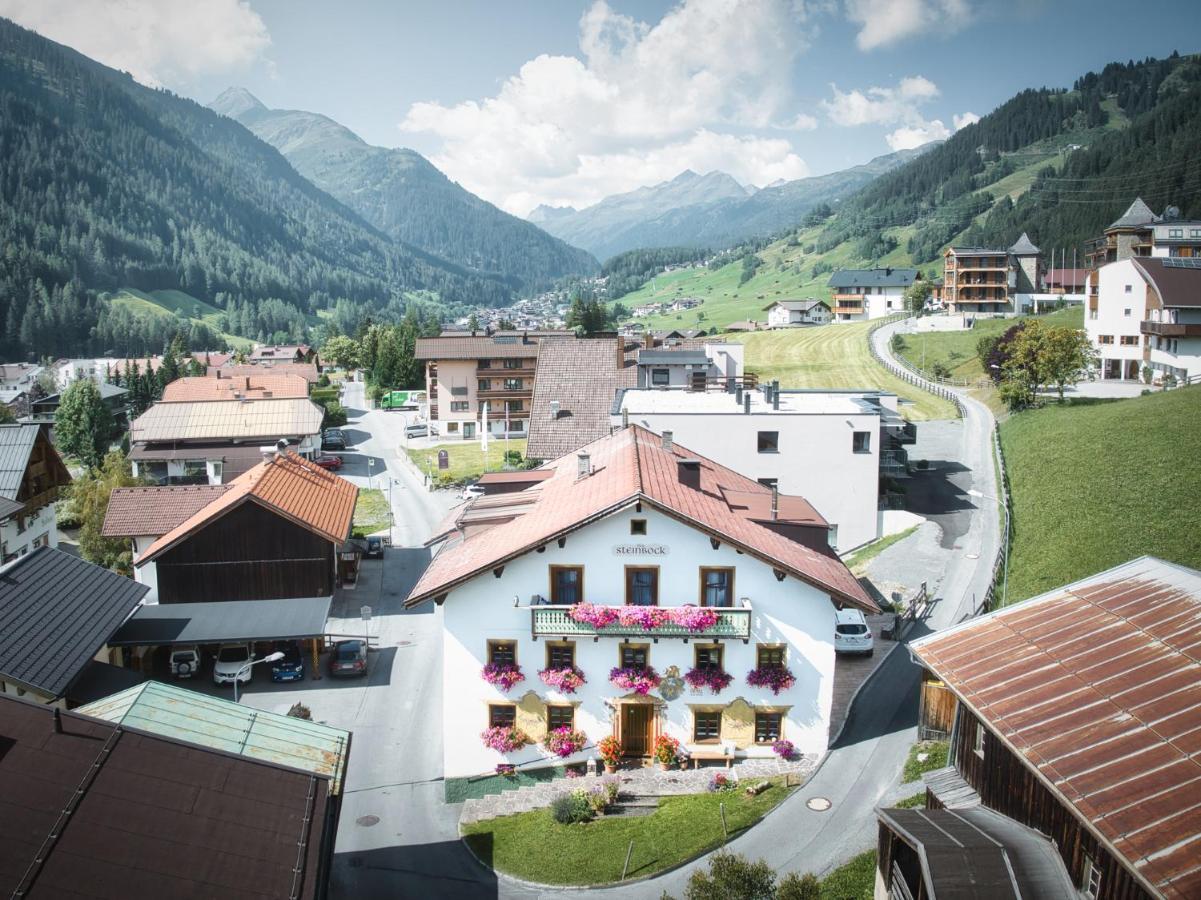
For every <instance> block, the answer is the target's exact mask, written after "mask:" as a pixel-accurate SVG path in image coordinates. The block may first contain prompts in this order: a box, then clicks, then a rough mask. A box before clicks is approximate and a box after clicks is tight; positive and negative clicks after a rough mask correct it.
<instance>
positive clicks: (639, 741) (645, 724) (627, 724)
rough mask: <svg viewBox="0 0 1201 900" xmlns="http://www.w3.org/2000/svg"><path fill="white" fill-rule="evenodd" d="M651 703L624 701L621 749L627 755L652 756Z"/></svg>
mask: <svg viewBox="0 0 1201 900" xmlns="http://www.w3.org/2000/svg"><path fill="white" fill-rule="evenodd" d="M653 712H654V708H653V707H652V706H651V705H650V704H649V703H623V704H622V707H621V751H622V753H623V754H624V755H626V756H650V754H651V715H652V714H653Z"/></svg>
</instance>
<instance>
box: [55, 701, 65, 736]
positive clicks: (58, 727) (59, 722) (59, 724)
mask: <svg viewBox="0 0 1201 900" xmlns="http://www.w3.org/2000/svg"><path fill="white" fill-rule="evenodd" d="M54 733H55V734H62V733H63V715H62V712H60V711H59V708H58V707H57V706H56V707H54Z"/></svg>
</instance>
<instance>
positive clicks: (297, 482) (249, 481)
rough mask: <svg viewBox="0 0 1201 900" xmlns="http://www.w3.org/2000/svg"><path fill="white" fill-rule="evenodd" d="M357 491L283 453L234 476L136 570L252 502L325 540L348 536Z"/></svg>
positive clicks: (152, 548) (147, 554)
mask: <svg viewBox="0 0 1201 900" xmlns="http://www.w3.org/2000/svg"><path fill="white" fill-rule="evenodd" d="M358 495H359V489H358V488H357V487H355V486H354V485H353V484H351V483H350V482H349V481H347V480H346V479H345V478H342V477H341V476H339V475H335V474H333V473H332V472H327V471H326V470H325V469H323V468H321V467H320V466H318V465H315V464H313V463H311V462H309V461H308V460H306V459H302V458H301V457H299V456H297V455H296V454H295V453H292V452H288V453H284V454H282V455H277V456H273V457H272V458H270V459H268V460H266V461H264V462H262V463H260V464H259V465H257V466H255V467H254V468H253V469H251V470H250V471H249V472H246V473H245V474H244V475H239V476H238V477H237V478H236V479H234V481H232V482H231V483H230V484H229V485H228V490H226V491H225V492H224V493H222V494H221V495H220V496H219V497H217V498H216V499H214V500H213V501H212V502H210V503H209V504H208V505H206V506H204V507H202V508H201V509H199V510H197V511H196V512H195V513H194V514H193V515H191V516H189V517H188V518H187V519H186V520H184V521H183V522H181V523H180V524H179V525H177V526H176V527H175V528H173V529H171V530H170V531H169V532H167V533H166V534H164V535H163V536H162V537H160V538H159V539H158V540H157V541H155V542H154V543H153V544H151V545H150V546H149V547H148V548H147V550H146V552H145V553H144V554H142V557H141V558H140V559H139V560H138V561H137V563H136V564H137V565H139V566H141V565H144V564H145V563H147V562H150V561H151V560H152V559H154V558H155V557H157V556H158V555H159V554H161V553H162V552H164V551H165V550H167V549H168V548H170V547H174V546H175V545H176V544H178V543H179V542H180V541H182V540H184V539H186V538H187V537H189V536H190V535H192V534H193V533H195V532H196V531H199V530H200V529H201V528H204V527H205V526H206V525H208V524H209V523H210V522H212V521H214V520H215V519H217V518H220V517H221V516H223V515H224V514H225V513H227V512H229V511H230V510H231V509H233V508H234V507H236V506H239V505H241V504H242V503H244V502H253V503H258V504H259V505H261V506H264V507H266V508H267V509H269V510H271V511H273V512H275V513H278V514H279V515H281V516H283V517H284V518H286V519H289V520H290V521H292V522H295V523H296V524H297V525H300V526H301V527H303V528H307V529H308V530H309V531H312V532H314V533H315V534H319V535H321V536H322V537H324V538H325V539H326V540H329V541H332V542H335V543H337V544H341V543H342V542H343V541H345V540H346V538H347V537H348V536H349V534H350V525H351V522H352V521H353V519H354V506H355V501H356V500H357V499H358Z"/></svg>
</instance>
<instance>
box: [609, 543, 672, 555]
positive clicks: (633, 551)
mask: <svg viewBox="0 0 1201 900" xmlns="http://www.w3.org/2000/svg"><path fill="white" fill-rule="evenodd" d="M670 552H671V548H670V547H668V546H667V545H666V544H614V545H613V555H614V556H667V554H668V553H670Z"/></svg>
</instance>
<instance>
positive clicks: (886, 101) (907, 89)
mask: <svg viewBox="0 0 1201 900" xmlns="http://www.w3.org/2000/svg"><path fill="white" fill-rule="evenodd" d="M830 90H831V92H832V94H833V96H832V97H831V99H829V100H823V101H822V108H823V109H824V110H825V111H826V115H827V116H828V117H829V119H830V121H831V122H833V123H834V124H835V125H842V126H846V127H854V126H858V125H886V126H897V127H895V128H894V129H893V130H892V131H890V132H889V133H888V134H886V135H885V136H884V140H885V141H886V142H887V143H888V146H889V147H891V148H892V149H893V150H911V149H913V148H914V147H920V146H921V145H922V144H925V143H927V142H929V141H937V140H944V139H945V138H948V137H950V136H951V134H952V133H953V131H958V130H959V129H960V128H962V127H963V126H965V125H970V124H971V123H972V122H977V121H979V120H980V117H979V116H977V115H976V114H975V113H972V112H965V113H963V114H961V115H956V116H954V117H953V119H952V121H953V123H954V125H955V128H954V129H953V130H952V129H950V128H947V126H946V124H945V123H944V122H943V121H942V119H927V118H926V117H925V115H924V114H923V113H922V110H921V107H922V106H924V105H925V104H927V103H929V102H931V101H933V100H936V99H937V98H938V96H939V90H938V85H936V84H935V83H934V82H932V81H931V80H930V79H928V78H924V77H923V76H921V75H916V76H911V77H909V78H902V79H901V80H900V81H899V82H897V85H896V87H869V88H867V89H866V90H852V91H840V90H839V89H838V86H837V85H833V84H832V85H830Z"/></svg>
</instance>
